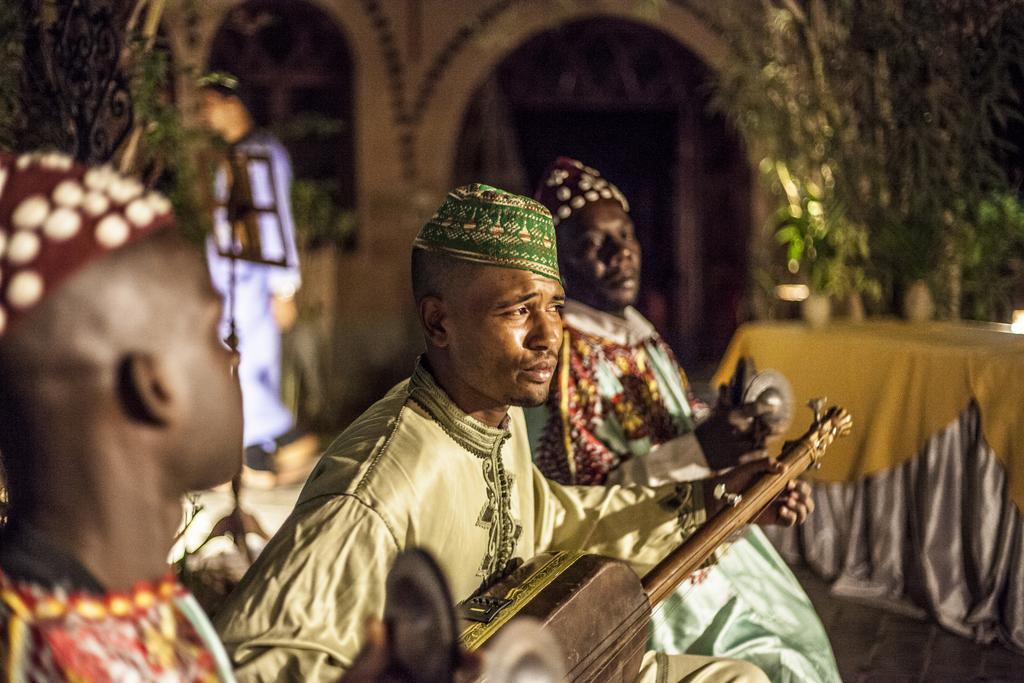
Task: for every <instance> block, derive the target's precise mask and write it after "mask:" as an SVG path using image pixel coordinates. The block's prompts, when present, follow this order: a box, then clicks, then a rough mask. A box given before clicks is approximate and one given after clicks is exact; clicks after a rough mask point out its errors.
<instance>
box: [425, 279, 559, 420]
mask: <svg viewBox="0 0 1024 683" xmlns="http://www.w3.org/2000/svg"><path fill="white" fill-rule="evenodd" d="M464 284H465V286H464V287H462V288H460V290H461V291H459V292H457V293H455V296H452V297H450V300H448V301H446V302H445V310H446V311H447V318H446V329H447V331H448V337H449V347H448V351H449V355H450V358H451V361H452V367H453V370H454V372H455V374H456V375H457V376H458V380H459V382H460V384H461V385H462V386H463V387H467V388H469V389H470V390H471V391H472V392H474V393H475V395H476V396H477V397H479V398H480V399H483V400H486V401H487V402H490V404H491V405H496V406H497V405H500V406H509V405H516V406H536V405H540V404H542V403H543V402H544V401H545V400H546V399H547V396H548V389H549V387H550V385H551V378H552V376H553V375H554V371H555V365H556V363H557V360H558V348H559V345H560V344H561V341H562V306H563V304H564V303H565V292H564V291H563V290H562V285H561V284H560V283H558V282H556V281H554V280H551V279H550V278H546V277H543V276H540V275H536V274H534V273H530V272H527V271H523V270H513V269H511V268H499V267H494V266H472V267H470V272H469V274H468V275H467V281H466V282H465V283H464Z"/></svg>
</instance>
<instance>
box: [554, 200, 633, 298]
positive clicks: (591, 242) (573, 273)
mask: <svg viewBox="0 0 1024 683" xmlns="http://www.w3.org/2000/svg"><path fill="white" fill-rule="evenodd" d="M560 229H561V230H567V231H568V234H565V235H560V239H559V244H558V246H559V252H560V255H561V260H562V263H563V265H564V270H565V280H566V282H567V283H568V285H569V288H570V290H571V291H570V292H569V294H570V295H571V296H572V297H573V298H574V299H578V300H580V301H582V302H583V303H585V304H588V305H590V306H593V307H594V308H597V309H599V310H602V311H612V312H614V311H621V310H622V309H624V308H625V307H627V306H632V305H633V304H634V303H635V302H636V298H637V294H638V292H639V289H640V243H639V242H638V241H637V239H636V234H635V233H634V231H633V221H632V220H630V218H629V214H627V213H626V212H625V211H623V210H622V207H621V206H620V205H619V203H618V202H617V201H615V200H614V199H601V200H599V201H596V202H592V203H589V204H587V205H586V206H584V207H583V209H581V210H580V211H579V212H578V213H577V214H576V215H575V216H574V219H573V220H572V221H570V222H567V223H566V224H563V226H562V227H561V228H560Z"/></svg>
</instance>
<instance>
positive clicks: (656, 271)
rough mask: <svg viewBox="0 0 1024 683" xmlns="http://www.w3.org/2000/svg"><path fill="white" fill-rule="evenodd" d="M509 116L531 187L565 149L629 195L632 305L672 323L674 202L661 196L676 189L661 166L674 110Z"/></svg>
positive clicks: (668, 154) (668, 164) (670, 144)
mask: <svg viewBox="0 0 1024 683" xmlns="http://www.w3.org/2000/svg"><path fill="white" fill-rule="evenodd" d="M515 123H516V130H517V131H518V133H519V139H520V144H521V148H522V150H523V166H524V168H525V170H526V175H527V177H528V178H530V180H531V183H530V186H531V187H534V186H536V183H537V180H539V179H540V177H541V174H542V173H543V172H544V170H545V169H546V168H547V166H548V164H550V163H551V161H552V159H554V158H555V157H558V156H568V157H572V158H574V159H580V160H582V161H583V163H585V164H588V165H590V166H593V167H595V168H597V169H599V170H601V172H602V173H603V174H605V175H606V176H607V177H608V179H609V180H610V181H611V182H613V183H615V184H616V185H618V186H619V189H621V190H622V192H623V193H624V194H625V195H626V196H627V197H628V198H629V201H630V208H631V215H632V218H633V221H634V223H635V224H636V225H637V228H638V232H637V236H638V237H639V238H640V246H641V248H642V250H643V269H642V271H641V289H640V301H639V306H638V307H639V308H640V309H641V311H643V312H644V314H645V315H647V316H648V317H649V318H650V319H651V322H653V323H654V324H655V326H657V327H658V329H660V330H671V329H672V327H673V326H672V321H671V320H670V316H669V311H671V310H673V309H674V308H675V306H676V304H677V303H678V302H677V301H676V300H675V299H676V297H675V292H676V290H677V289H678V285H679V283H678V282H677V281H676V278H677V271H678V269H677V268H676V267H675V263H674V258H673V250H672V245H673V244H674V243H675V238H674V237H673V235H672V224H673V216H672V202H671V201H659V198H660V197H672V196H673V194H674V192H675V190H674V188H673V187H672V183H673V178H672V174H671V173H666V172H665V170H666V169H671V168H673V167H674V166H675V161H676V139H677V137H676V115H675V112H671V111H661V112H655V111H647V112H629V111H587V110H523V111H518V112H516V115H515ZM605 169H607V170H605ZM657 297H664V299H663V300H658V299H657Z"/></svg>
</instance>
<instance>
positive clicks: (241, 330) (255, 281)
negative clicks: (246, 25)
mask: <svg viewBox="0 0 1024 683" xmlns="http://www.w3.org/2000/svg"><path fill="white" fill-rule="evenodd" d="M201 95H202V100H201V118H202V120H203V122H204V124H205V125H206V126H207V127H208V128H210V129H211V130H212V131H214V132H215V133H217V134H218V135H220V136H221V137H222V138H223V139H224V141H225V142H227V143H228V145H229V146H230V158H239V157H240V158H242V159H249V160H250V161H249V162H248V163H247V164H246V169H247V171H248V176H249V177H248V184H249V188H250V189H251V192H252V197H251V199H252V206H253V207H256V208H265V207H270V206H274V207H276V209H277V211H276V213H275V212H259V213H258V217H257V221H258V226H259V244H260V246H261V252H262V256H263V257H264V258H265V259H267V260H273V261H278V262H281V263H283V264H284V265H268V264H264V263H256V262H253V261H246V260H240V259H233V258H231V257H228V256H224V255H223V254H222V253H221V251H222V250H223V249H224V247H225V246H226V245H232V241H233V240H235V235H234V234H233V232H232V227H231V225H230V224H229V221H228V209H227V204H228V198H229V196H230V194H231V180H230V179H229V176H228V171H227V169H226V168H221V169H220V170H219V171H218V172H217V176H216V180H215V187H214V192H215V200H216V204H217V208H216V210H215V213H214V234H213V235H211V236H210V238H209V240H208V242H207V260H208V263H209V267H210V276H211V278H212V279H213V284H214V287H215V288H216V289H217V290H218V291H219V292H220V293H221V295H222V296H224V297H225V301H226V302H227V305H226V306H225V312H224V317H223V319H222V321H221V330H222V332H223V335H224V337H225V338H227V337H228V336H229V335H230V334H231V332H232V330H231V321H232V318H233V320H234V325H235V327H234V333H235V334H236V335H237V339H238V351H239V353H240V354H241V365H240V367H239V379H240V381H241V384H242V407H243V412H244V432H245V434H244V442H245V468H246V469H245V482H246V484H247V485H251V486H256V487H259V488H270V487H272V486H274V485H277V484H291V483H297V482H299V481H301V480H302V479H304V478H305V475H306V474H307V473H308V470H309V467H310V466H311V464H312V462H313V458H314V456H315V454H316V451H317V450H318V442H317V440H316V437H315V436H313V435H311V434H303V433H302V432H300V431H299V430H297V429H296V427H295V418H294V416H293V415H292V414H291V412H290V411H289V410H288V408H287V407H286V406H285V404H284V402H283V401H282V398H281V334H282V333H283V332H287V331H288V330H289V329H290V328H291V327H292V325H294V324H295V320H296V318H297V317H298V314H297V309H296V305H295V294H296V292H297V291H298V289H299V287H300V286H301V284H302V278H301V275H300V272H299V261H298V251H297V249H296V245H295V226H294V223H293V221H292V212H291V194H290V193H291V184H292V165H291V159H290V157H289V156H288V151H287V150H286V149H285V148H284V145H282V144H281V142H280V141H279V140H278V139H277V138H276V137H274V136H273V135H272V134H271V133H269V132H267V131H265V130H261V129H258V128H257V127H256V125H255V122H254V121H253V117H252V114H251V112H250V109H249V107H248V106H247V105H246V103H245V101H243V98H244V91H242V90H240V88H239V85H238V83H237V81H235V80H234V79H231V78H228V77H223V78H220V79H217V80H210V81H208V82H205V83H203V85H202V91H201ZM238 153H241V154H240V155H239V154H238ZM262 160H266V161H265V162H264V163H260V161H262ZM218 245H220V247H221V248H220V249H218ZM232 262H233V263H232ZM232 268H233V269H234V272H233V273H232ZM232 280H233V282H232Z"/></svg>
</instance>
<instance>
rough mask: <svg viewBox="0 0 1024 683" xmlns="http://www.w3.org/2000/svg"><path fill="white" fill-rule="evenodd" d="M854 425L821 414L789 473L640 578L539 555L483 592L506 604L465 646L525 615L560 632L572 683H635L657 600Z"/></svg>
mask: <svg viewBox="0 0 1024 683" xmlns="http://www.w3.org/2000/svg"><path fill="white" fill-rule="evenodd" d="M850 428H851V419H850V416H849V414H848V413H847V412H846V411H845V410H843V409H841V408H831V409H830V410H829V411H828V413H827V414H825V415H824V416H818V415H816V417H815V421H814V424H813V425H812V426H811V428H810V429H809V430H808V431H807V433H806V434H804V436H803V437H802V438H800V439H799V440H797V441H795V442H792V443H787V444H786V445H785V446H784V447H783V450H782V453H781V454H780V455H779V458H778V460H779V462H781V463H783V464H784V465H785V466H786V469H785V472H783V473H778V474H766V475H764V476H763V477H762V478H761V479H760V480H759V481H757V482H756V483H754V484H753V485H751V486H750V487H749V488H747V489H746V490H745V491H743V496H742V500H740V501H739V503H738V504H737V505H736V506H735V507H730V508H726V509H724V510H722V511H720V512H719V513H718V514H716V515H715V516H714V517H713V518H712V519H710V520H708V522H707V523H705V524H704V526H703V527H701V528H700V529H699V530H698V531H697V532H696V533H695V534H693V535H692V536H691V537H690V538H688V539H687V540H686V541H685V542H684V543H683V544H682V545H681V546H679V547H678V548H676V549H675V550H674V551H673V552H671V553H669V555H668V556H667V557H666V558H665V559H663V560H662V561H661V562H660V563H659V564H658V565H657V566H656V567H654V569H652V570H651V571H650V572H649V573H648V574H647V575H646V576H644V577H643V579H642V580H641V579H640V577H638V576H637V575H636V574H635V573H634V572H633V570H632V569H631V568H630V567H629V565H628V564H626V563H625V562H623V561H621V560H616V559H612V558H608V557H602V556H599V555H587V554H584V553H572V552H558V553H545V554H543V555H538V556H537V557H535V558H533V559H532V560H530V561H529V562H527V563H525V564H524V565H523V566H522V567H520V568H519V569H518V570H517V571H515V572H513V573H512V574H511V575H510V576H508V577H507V578H505V579H504V580H503V581H501V582H500V583H498V584H496V585H494V586H493V587H491V588H490V589H489V590H488V591H485V593H484V594H483V595H484V596H485V598H486V597H494V598H504V599H505V600H506V601H507V603H508V604H507V605H505V606H504V607H502V608H501V609H500V610H498V611H497V612H495V615H494V617H493V618H492V620H491V621H490V622H489V623H482V622H473V623H470V622H464V624H467V625H466V626H465V628H464V630H463V631H462V636H461V638H460V641H461V643H462V646H463V647H465V648H466V649H467V650H471V651H472V650H475V649H477V648H479V647H485V646H486V645H485V644H486V641H487V639H488V638H490V637H491V636H492V635H494V633H495V632H497V631H498V630H499V629H500V628H501V627H502V625H504V624H505V623H506V622H507V621H509V620H510V619H512V618H513V617H516V616H521V615H526V616H530V617H533V618H535V619H537V620H539V621H540V622H541V623H542V624H543V625H544V628H545V629H546V630H549V631H550V632H551V633H553V634H554V635H555V637H556V639H557V640H558V642H559V645H560V646H561V647H562V649H563V654H564V655H565V657H566V665H567V666H566V668H567V671H568V676H567V680H570V681H612V682H614V683H619V682H622V683H627V682H629V683H632V681H634V680H636V677H637V675H638V674H639V672H640V662H641V660H642V659H643V655H644V652H645V650H646V645H647V637H648V624H649V622H650V616H651V611H652V608H651V605H657V604H659V603H660V602H661V601H662V600H663V599H664V598H666V597H667V596H668V595H670V594H672V592H674V591H675V589H676V587H677V586H678V585H679V584H680V583H681V582H682V581H683V580H685V579H686V578H687V577H688V576H690V574H691V573H692V572H694V571H695V570H697V569H698V568H699V567H700V566H701V565H702V564H703V563H704V561H705V560H707V558H708V557H710V556H711V554H712V553H713V552H714V550H715V548H717V547H718V546H719V545H721V544H722V543H723V542H724V541H726V540H727V539H728V537H729V536H730V535H731V534H732V533H734V532H735V531H736V530H738V529H741V528H743V527H744V526H745V525H747V524H750V523H752V522H753V521H754V520H755V519H756V518H757V517H758V515H759V514H760V513H761V512H762V511H763V510H764V509H765V508H766V507H768V506H769V505H771V503H772V501H773V500H775V498H776V496H778V495H779V494H780V493H782V492H783V491H784V490H785V489H786V486H787V485H788V483H789V482H790V481H792V480H793V479H795V478H797V477H798V476H800V475H801V474H803V473H804V472H805V471H806V470H807V469H808V468H809V467H812V466H814V465H815V464H816V463H817V462H818V460H819V459H820V458H821V456H822V455H823V453H824V451H825V449H826V448H827V447H828V446H829V445H830V444H831V443H832V441H833V439H835V438H836V437H837V436H841V435H844V434H846V433H848V432H849V430H850Z"/></svg>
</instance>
